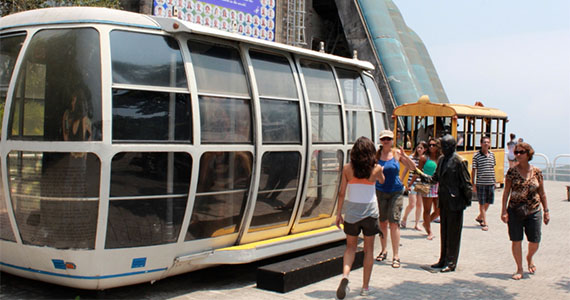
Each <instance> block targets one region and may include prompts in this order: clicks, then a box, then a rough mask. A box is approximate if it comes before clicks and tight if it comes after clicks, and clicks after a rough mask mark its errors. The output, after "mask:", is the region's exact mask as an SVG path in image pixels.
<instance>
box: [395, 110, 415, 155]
mask: <svg viewBox="0 0 570 300" xmlns="http://www.w3.org/2000/svg"><path fill="white" fill-rule="evenodd" d="M411 119H412V117H400V118H399V119H398V120H401V121H402V123H401V124H400V126H401V125H404V129H403V130H402V129H400V128H401V127H400V126H398V130H397V135H396V141H395V142H394V145H395V146H397V147H399V146H403V147H404V149H411V148H412V143H411V142H410V134H411V125H412V124H411Z"/></svg>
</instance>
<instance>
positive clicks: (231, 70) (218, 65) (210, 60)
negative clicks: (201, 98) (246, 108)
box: [188, 41, 249, 96]
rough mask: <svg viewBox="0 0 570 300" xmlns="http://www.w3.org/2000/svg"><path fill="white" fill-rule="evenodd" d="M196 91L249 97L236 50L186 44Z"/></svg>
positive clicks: (199, 44)
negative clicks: (192, 67) (196, 87)
mask: <svg viewBox="0 0 570 300" xmlns="http://www.w3.org/2000/svg"><path fill="white" fill-rule="evenodd" d="M188 48H190V54H191V57H192V65H193V66H194V74H195V75H196V82H197V85H198V91H199V92H203V93H218V94H219V93H224V94H229V95H241V96H249V89H248V86H247V81H246V79H245V72H244V69H243V66H242V63H241V57H240V54H239V52H238V51H237V49H234V48H229V47H221V46H216V45H210V44H205V43H199V42H194V41H189V42H188Z"/></svg>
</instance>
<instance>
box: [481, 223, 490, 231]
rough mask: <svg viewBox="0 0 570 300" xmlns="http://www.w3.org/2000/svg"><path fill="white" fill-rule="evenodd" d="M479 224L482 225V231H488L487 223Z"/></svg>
mask: <svg viewBox="0 0 570 300" xmlns="http://www.w3.org/2000/svg"><path fill="white" fill-rule="evenodd" d="M481 226H482V227H481V230H483V231H488V230H489V226H488V225H487V224H485V225H481Z"/></svg>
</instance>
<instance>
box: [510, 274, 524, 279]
mask: <svg viewBox="0 0 570 300" xmlns="http://www.w3.org/2000/svg"><path fill="white" fill-rule="evenodd" d="M511 278H512V279H514V280H521V279H522V278H523V274H522V273H515V274H513V276H511Z"/></svg>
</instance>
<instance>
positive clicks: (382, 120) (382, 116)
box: [374, 111, 388, 133]
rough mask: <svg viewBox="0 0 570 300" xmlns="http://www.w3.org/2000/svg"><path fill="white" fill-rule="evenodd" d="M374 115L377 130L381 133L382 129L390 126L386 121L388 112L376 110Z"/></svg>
mask: <svg viewBox="0 0 570 300" xmlns="http://www.w3.org/2000/svg"><path fill="white" fill-rule="evenodd" d="M374 117H375V118H376V132H378V133H380V131H382V130H384V129H386V128H388V124H387V123H386V122H387V121H386V113H385V112H377V111H375V112H374Z"/></svg>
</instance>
